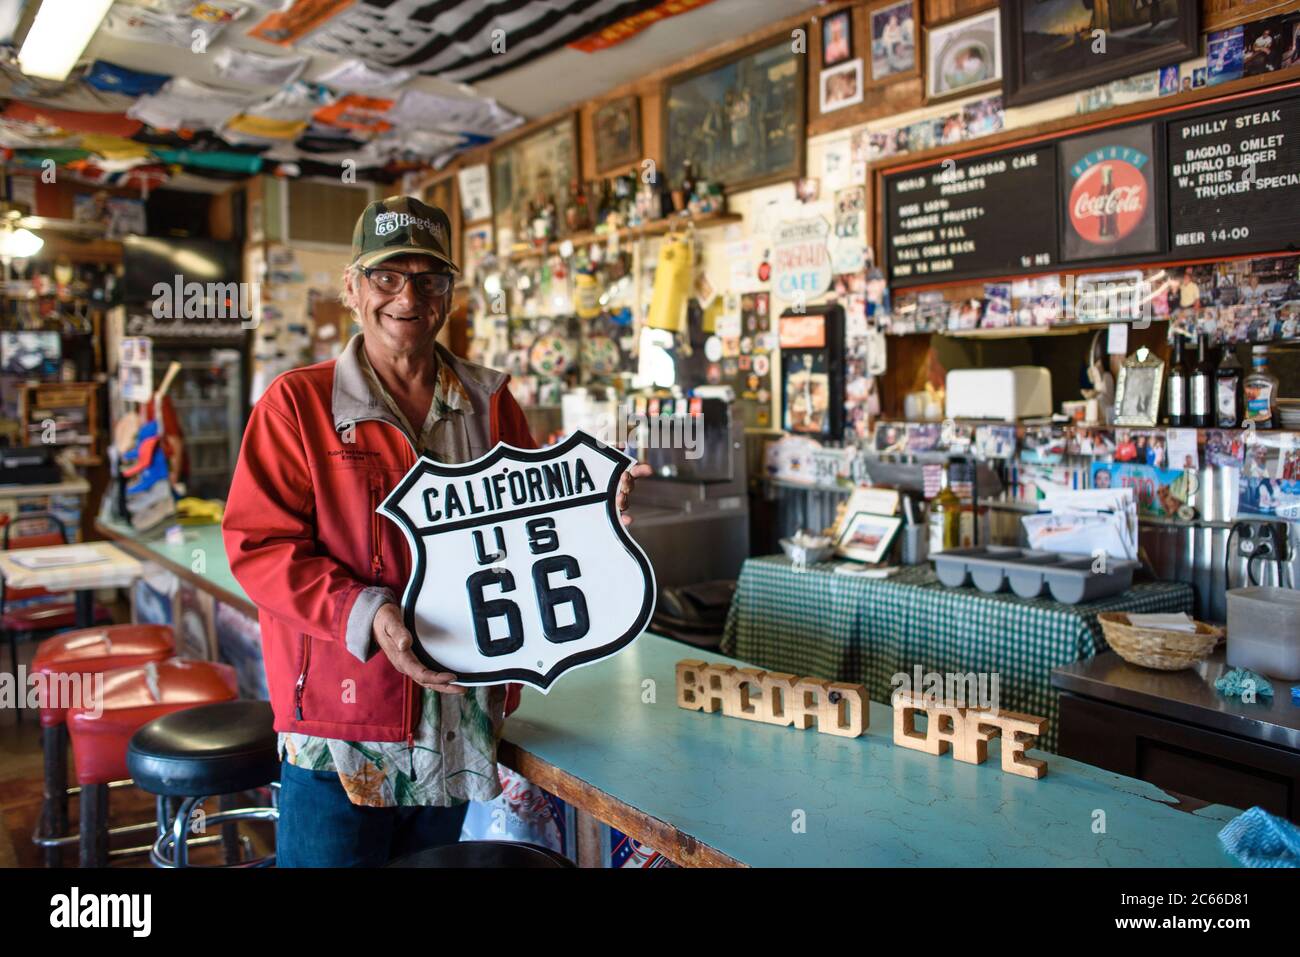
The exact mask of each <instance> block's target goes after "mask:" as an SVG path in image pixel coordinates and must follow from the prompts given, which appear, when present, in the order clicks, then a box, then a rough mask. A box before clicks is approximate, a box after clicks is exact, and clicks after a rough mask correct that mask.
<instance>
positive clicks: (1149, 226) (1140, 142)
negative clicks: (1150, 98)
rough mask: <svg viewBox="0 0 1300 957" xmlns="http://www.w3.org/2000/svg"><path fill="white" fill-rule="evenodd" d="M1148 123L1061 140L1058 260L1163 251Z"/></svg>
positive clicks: (1152, 130)
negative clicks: (1059, 257) (1059, 252)
mask: <svg viewBox="0 0 1300 957" xmlns="http://www.w3.org/2000/svg"><path fill="white" fill-rule="evenodd" d="M1157 147H1158V144H1157V140H1156V129H1155V125H1154V124H1153V123H1139V124H1135V125H1132V126H1112V127H1108V128H1106V129H1102V130H1099V131H1098V132H1096V133H1087V134H1084V135H1083V136H1075V137H1072V138H1070V139H1066V140H1061V141H1060V143H1059V144H1058V145H1057V151H1056V155H1057V163H1058V170H1057V182H1058V183H1059V184H1060V185H1059V189H1060V196H1059V198H1058V200H1057V202H1059V203H1060V204H1061V212H1060V215H1059V216H1058V217H1057V219H1058V222H1059V223H1060V226H1059V229H1060V232H1061V235H1060V240H1061V261H1062V262H1064V263H1072V262H1087V261H1093V260H1103V259H1112V258H1124V257H1130V256H1140V255H1145V254H1148V253H1155V252H1159V251H1160V250H1161V249H1163V248H1164V242H1163V236H1164V224H1163V216H1162V215H1161V213H1160V208H1161V204H1162V200H1161V197H1160V196H1159V191H1160V188H1161V187H1160V183H1159V179H1160V177H1159V176H1157V175H1156V171H1157V170H1158V169H1159V168H1160V162H1161V156H1160V154H1159V153H1158V152H1157Z"/></svg>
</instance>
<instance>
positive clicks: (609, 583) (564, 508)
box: [378, 431, 655, 693]
mask: <svg viewBox="0 0 1300 957" xmlns="http://www.w3.org/2000/svg"><path fill="white" fill-rule="evenodd" d="M632 464H633V463H632V460H631V459H629V458H628V457H627V456H625V455H623V454H622V453H621V452H618V451H617V450H615V449H613V448H610V447H609V446H605V445H601V444H600V443H599V442H597V441H596V440H595V439H593V438H592V437H591V436H590V435H588V434H587V433H585V432H582V431H577V432H575V433H574V434H573V435H571V436H570V437H569V438H568V439H566V440H565V441H563V442H561V443H560V444H558V445H554V446H551V447H550V448H546V449H538V450H526V449H517V448H514V447H512V446H509V445H505V444H500V443H499V444H498V445H497V446H496V447H495V448H494V449H493V450H492V451H491V452H489V453H488V454H487V455H485V456H483V457H482V458H479V459H475V460H474V461H473V462H467V463H464V464H461V465H444V464H441V463H437V462H434V461H433V460H431V459H428V458H421V459H420V460H419V461H418V462H416V464H415V465H414V466H413V467H412V468H411V470H410V471H409V472H407V473H406V476H405V477H404V478H403V479H402V481H401V482H400V483H398V485H397V488H395V489H394V490H393V491H392V492H391V493H390V494H389V495H388V497H387V498H386V499H384V501H383V503H382V504H381V505H380V506H379V509H378V512H379V514H381V515H384V516H385V517H387V518H389V519H392V520H393V521H394V522H396V523H397V524H398V525H399V526H401V529H402V532H403V534H405V536H406V540H407V543H408V544H409V545H410V548H411V556H412V569H413V570H412V573H411V579H410V581H409V582H408V583H407V586H406V591H405V593H404V594H403V596H402V609H403V612H404V615H405V620H406V627H407V628H408V629H410V631H411V633H412V634H413V635H414V636H415V644H414V647H413V650H414V651H415V654H416V656H417V657H418V658H419V659H420V660H421V661H422V662H423V663H424V665H425V666H426V667H429V668H432V669H434V670H435V671H449V672H451V673H452V674H455V675H456V676H457V677H456V681H457V684H462V685H470V686H475V685H495V684H501V683H503V682H507V681H519V682H523V683H524V684H527V685H531V686H532V687H534V688H537V689H539V690H540V691H542V692H543V693H545V692H547V691H549V690H550V688H551V687H552V686H553V685H554V684H555V682H556V680H557V679H558V678H559V677H560V676H561V675H563V674H564V673H565V672H567V671H570V670H572V669H574V668H577V667H580V666H582V665H588V664H591V663H593V662H596V661H601V660H603V659H605V658H608V657H610V656H612V655H614V654H616V653H617V652H619V651H621V650H622V649H623V648H625V647H627V646H628V645H629V644H631V643H632V641H633V640H634V639H635V638H636V637H637V636H638V635H640V634H641V633H642V632H643V631H644V630H645V627H646V625H647V624H648V623H649V622H650V616H651V615H652V614H653V613H654V604H655V578H654V570H653V569H652V568H651V567H650V562H649V561H648V560H647V559H646V556H645V553H644V552H642V551H641V547H640V546H639V545H637V543H636V542H635V541H634V540H633V539H632V538H631V536H630V535H628V533H627V531H626V530H624V528H623V525H622V523H621V522H620V521H619V516H618V512H617V509H616V507H615V498H616V495H617V491H618V484H619V480H620V479H621V477H622V475H623V472H624V471H625V470H626V469H627V468H628V467H629V466H631V465H632ZM431 555H436V560H431V559H430V556H431Z"/></svg>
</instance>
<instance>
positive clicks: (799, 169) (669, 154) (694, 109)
mask: <svg viewBox="0 0 1300 957" xmlns="http://www.w3.org/2000/svg"><path fill="white" fill-rule="evenodd" d="M804 60H805V57H803V56H802V55H800V54H796V53H794V52H793V51H792V50H791V49H790V43H789V42H788V39H781V40H779V41H777V42H776V43H775V44H770V45H766V46H761V47H758V48H750V49H749V50H747V51H742V52H741V53H739V54H735V55H733V56H732V57H730V58H729V59H726V60H723V61H714V62H713V63H710V64H706V65H704V66H702V67H699V68H697V69H695V70H692V71H690V72H687V73H683V74H680V75H678V76H675V77H672V78H671V79H669V80H668V81H667V83H666V84H665V86H664V92H663V125H662V129H663V131H664V138H665V144H664V157H665V162H666V163H667V169H668V170H669V171H670V174H669V175H670V176H676V175H678V172H679V171H680V170H681V168H682V164H683V162H685V161H686V160H690V161H691V164H692V166H693V167H694V169H695V172H696V174H697V175H700V176H703V177H704V178H705V179H707V180H709V181H710V182H720V183H722V184H723V185H724V186H725V188H726V189H727V190H728V191H733V190H744V189H753V188H754V187H756V186H765V185H767V184H769V183H777V182H781V181H783V180H790V179H798V178H799V177H800V176H802V175H803V164H804V142H805V137H804V113H805V105H806V103H807V94H806V93H805V77H804Z"/></svg>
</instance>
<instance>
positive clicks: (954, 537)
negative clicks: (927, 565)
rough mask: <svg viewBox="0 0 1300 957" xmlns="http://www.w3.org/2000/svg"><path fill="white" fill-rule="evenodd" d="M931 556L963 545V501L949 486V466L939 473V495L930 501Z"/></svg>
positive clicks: (945, 465) (945, 466)
mask: <svg viewBox="0 0 1300 957" xmlns="http://www.w3.org/2000/svg"><path fill="white" fill-rule="evenodd" d="M929 521H930V554H931V555H935V554H937V553H939V552H943V551H947V550H948V549H950V548H957V547H958V546H960V545H961V499H959V498H958V497H957V493H955V492H954V491H953V490H952V488H951V487H950V486H949V484H948V466H947V464H946V463H945V464H944V466H943V471H941V472H940V473H939V493H938V494H937V495H935V497H934V498H932V499H930V503H929Z"/></svg>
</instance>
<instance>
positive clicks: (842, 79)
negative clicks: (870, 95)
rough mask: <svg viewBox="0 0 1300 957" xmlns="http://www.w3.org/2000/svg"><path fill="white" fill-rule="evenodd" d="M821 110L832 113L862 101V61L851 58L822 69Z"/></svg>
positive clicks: (820, 78)
mask: <svg viewBox="0 0 1300 957" xmlns="http://www.w3.org/2000/svg"><path fill="white" fill-rule="evenodd" d="M819 81H820V83H821V110H822V112H823V113H833V112H834V111H835V110H842V109H844V108H845V107H846V106H854V105H856V104H858V103H861V102H862V61H861V60H851V61H849V62H848V63H842V64H840V65H839V66H833V67H831V68H830V69H829V70H822V72H821V76H820V77H819Z"/></svg>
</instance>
